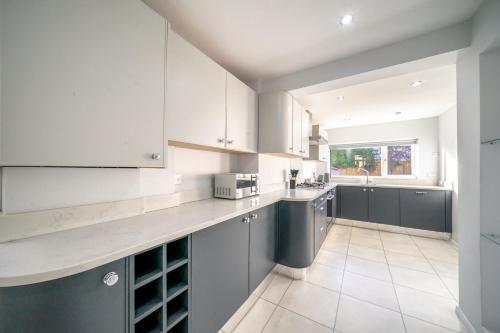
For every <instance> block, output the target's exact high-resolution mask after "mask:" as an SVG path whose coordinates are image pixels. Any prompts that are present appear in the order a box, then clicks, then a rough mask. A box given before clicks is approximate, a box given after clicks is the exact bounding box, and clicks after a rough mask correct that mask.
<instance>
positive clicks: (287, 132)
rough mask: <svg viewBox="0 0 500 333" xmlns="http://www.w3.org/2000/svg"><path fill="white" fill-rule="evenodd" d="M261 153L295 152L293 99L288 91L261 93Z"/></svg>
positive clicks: (287, 153)
mask: <svg viewBox="0 0 500 333" xmlns="http://www.w3.org/2000/svg"><path fill="white" fill-rule="evenodd" d="M259 153H267V154H279V155H292V154H293V99H292V96H290V95H289V94H287V93H286V92H273V93H266V94H261V95H259Z"/></svg>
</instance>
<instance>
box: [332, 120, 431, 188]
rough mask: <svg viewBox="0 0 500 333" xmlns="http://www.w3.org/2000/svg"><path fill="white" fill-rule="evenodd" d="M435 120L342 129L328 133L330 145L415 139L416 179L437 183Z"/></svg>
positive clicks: (426, 182) (421, 181)
mask: <svg viewBox="0 0 500 333" xmlns="http://www.w3.org/2000/svg"><path fill="white" fill-rule="evenodd" d="M438 124H439V122H438V118H437V117H434V118H425V119H417V120H408V121H400V122H392V123H384V124H375V125H366V126H354V127H342V128H334V129H330V130H327V132H328V143H329V144H341V143H358V142H373V141H390V140H398V139H414V138H416V139H418V144H417V150H416V157H417V161H418V164H417V166H416V170H415V171H416V176H417V180H418V181H419V182H420V183H422V184H424V183H425V184H429V185H430V184H436V183H437V181H438V177H439V160H438V156H439V136H438Z"/></svg>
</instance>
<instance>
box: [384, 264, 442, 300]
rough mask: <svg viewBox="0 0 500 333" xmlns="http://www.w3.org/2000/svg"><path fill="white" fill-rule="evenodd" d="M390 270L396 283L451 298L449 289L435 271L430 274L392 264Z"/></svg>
mask: <svg viewBox="0 0 500 333" xmlns="http://www.w3.org/2000/svg"><path fill="white" fill-rule="evenodd" d="M390 270H391V274H392V280H393V281H394V284H397V285H400V286H404V287H410V288H414V289H418V290H421V291H425V292H428V293H432V294H436V295H439V296H443V297H448V298H451V294H450V293H449V291H448V289H447V288H446V286H445V285H444V284H443V282H442V281H441V279H440V278H439V277H438V276H437V274H435V273H432V274H429V273H424V272H419V271H415V270H413V269H406V268H400V267H394V266H391V267H390Z"/></svg>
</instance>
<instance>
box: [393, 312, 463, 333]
mask: <svg viewBox="0 0 500 333" xmlns="http://www.w3.org/2000/svg"><path fill="white" fill-rule="evenodd" d="M403 320H404V322H405V326H406V332H407V333H456V331H452V330H449V329H447V328H444V327H441V326H437V325H434V324H431V323H427V322H425V321H422V320H419V319H416V318H413V317H410V316H405V315H403Z"/></svg>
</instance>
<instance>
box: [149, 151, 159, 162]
mask: <svg viewBox="0 0 500 333" xmlns="http://www.w3.org/2000/svg"><path fill="white" fill-rule="evenodd" d="M151 158H152V159H153V160H155V161H158V160H159V159H161V154H159V153H153V154H151Z"/></svg>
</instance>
